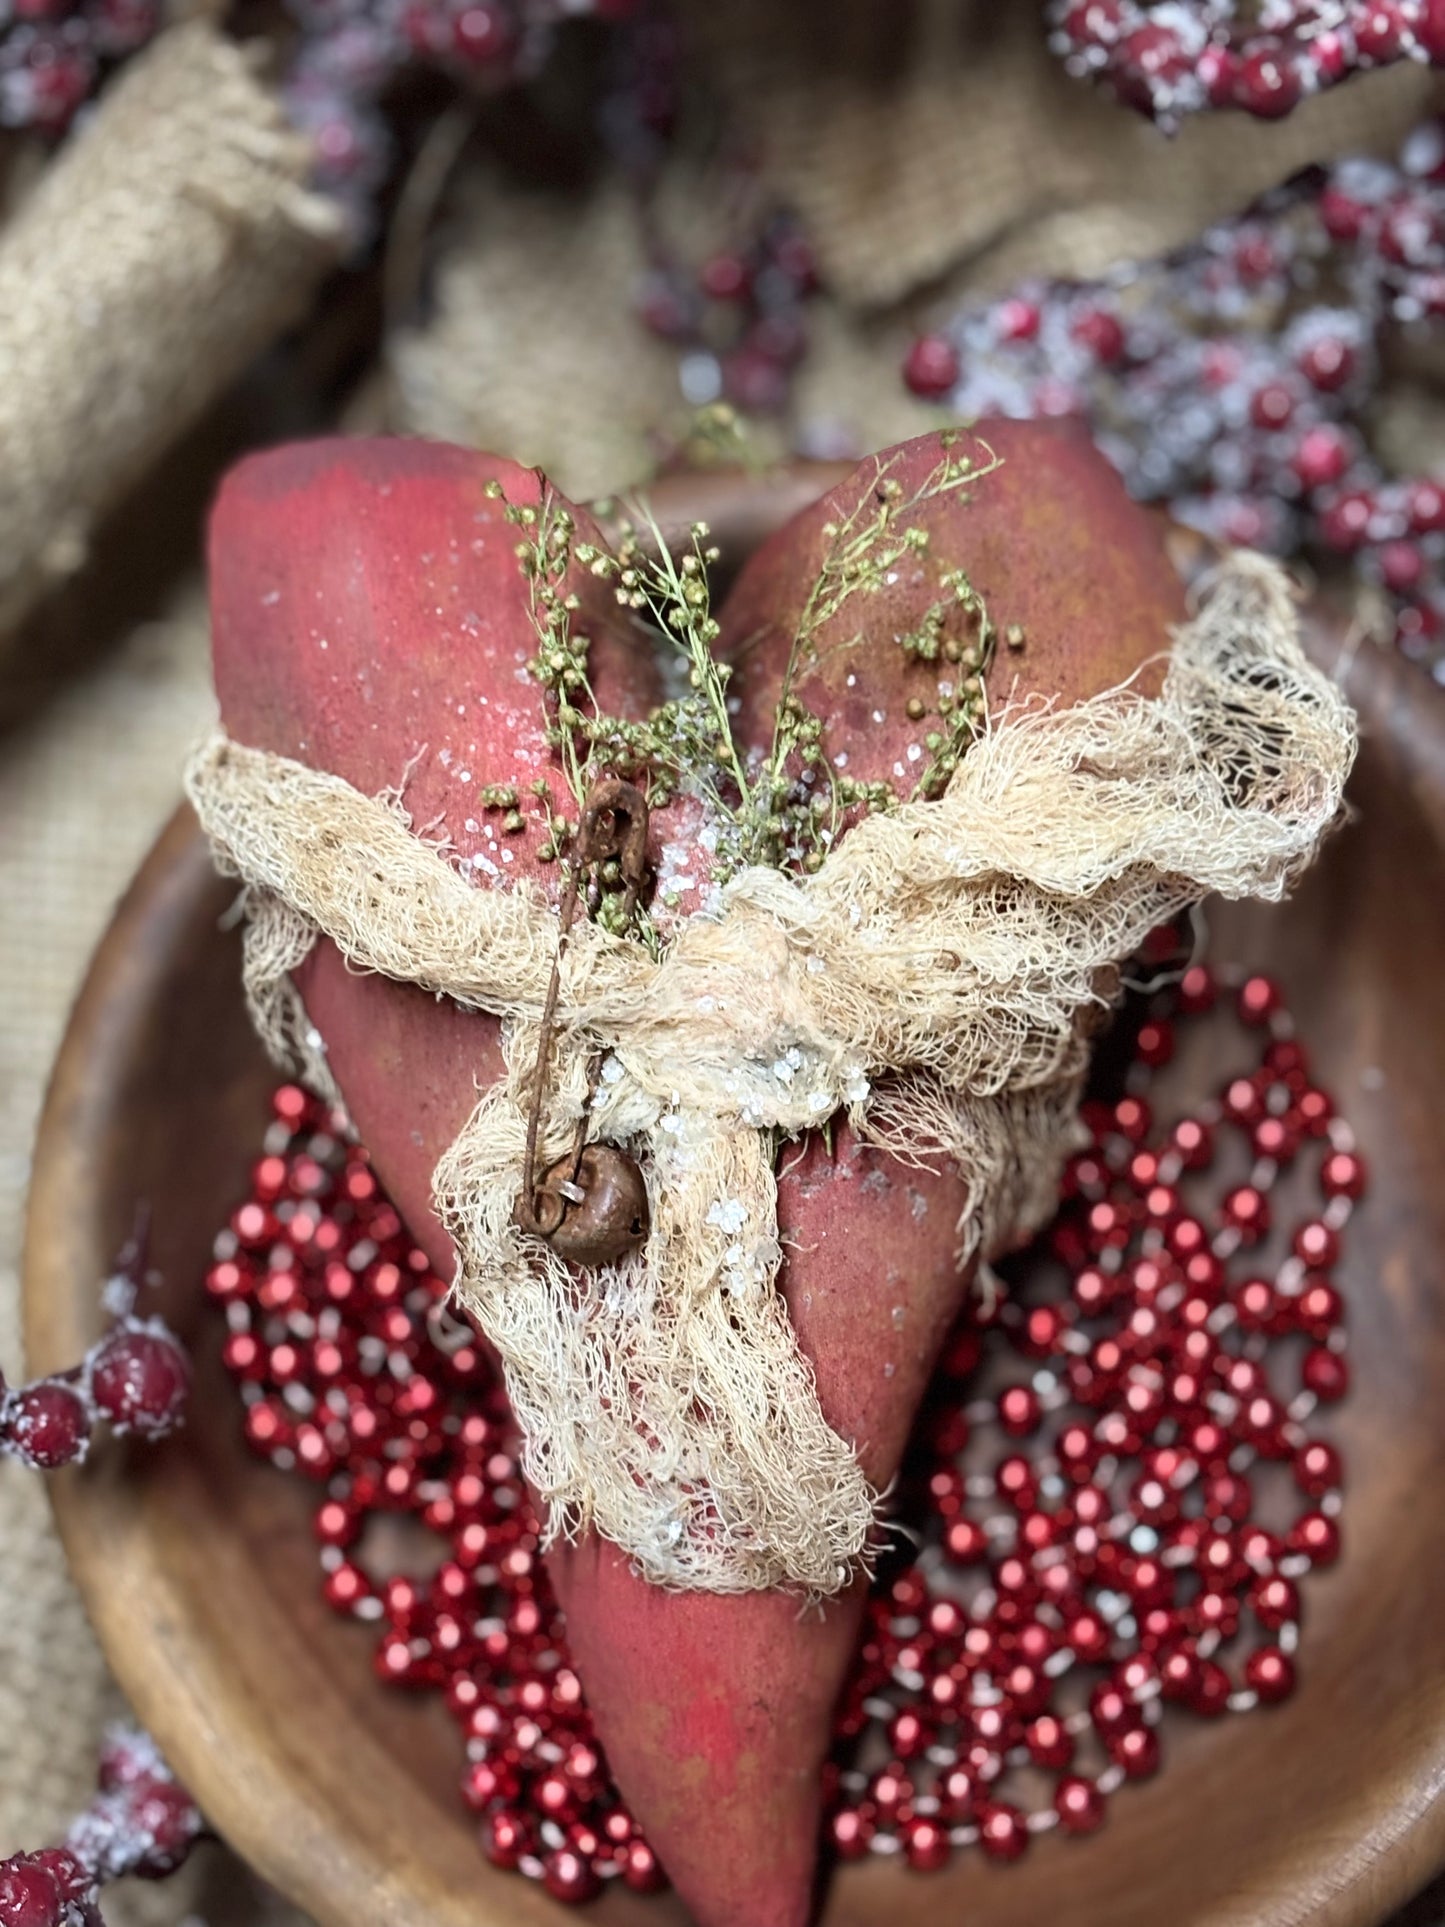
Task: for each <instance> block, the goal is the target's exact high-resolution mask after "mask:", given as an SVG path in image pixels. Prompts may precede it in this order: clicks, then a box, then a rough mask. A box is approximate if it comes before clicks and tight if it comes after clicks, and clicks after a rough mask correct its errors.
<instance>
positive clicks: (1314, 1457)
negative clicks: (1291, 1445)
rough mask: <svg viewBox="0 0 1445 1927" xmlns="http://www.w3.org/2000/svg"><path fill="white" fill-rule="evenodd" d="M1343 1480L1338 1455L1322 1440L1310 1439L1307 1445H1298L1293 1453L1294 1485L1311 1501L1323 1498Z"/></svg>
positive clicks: (1331, 1446) (1333, 1448)
mask: <svg viewBox="0 0 1445 1927" xmlns="http://www.w3.org/2000/svg"><path fill="white" fill-rule="evenodd" d="M1341 1478H1343V1466H1341V1463H1339V1453H1337V1451H1335V1447H1333V1445H1327V1443H1326V1441H1324V1439H1310V1443H1308V1445H1300V1449H1299V1451H1297V1453H1295V1484H1297V1486H1299V1488H1300V1491H1304V1493H1306V1495H1308V1497H1312V1499H1320V1497H1324V1495H1326V1493H1327V1491H1333V1490H1335V1488H1337V1486H1339V1484H1341Z"/></svg>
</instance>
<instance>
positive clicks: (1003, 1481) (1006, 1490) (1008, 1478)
mask: <svg viewBox="0 0 1445 1927" xmlns="http://www.w3.org/2000/svg"><path fill="white" fill-rule="evenodd" d="M993 1476H994V1483H995V1485H996V1486H997V1487H998V1494H999V1497H1000V1498H1001V1499H1005V1500H1007V1501H1008V1503H1009V1504H1010V1505H1011V1506H1013V1507H1014V1508H1015V1509H1016V1510H1017V1511H1019V1512H1031V1511H1032V1510H1033V1508H1034V1507H1035V1506H1036V1505H1037V1504H1038V1499H1039V1484H1038V1479H1037V1477H1036V1475H1035V1473H1034V1468H1033V1462H1032V1461H1031V1460H1030V1459H1026V1458H1025V1457H1024V1456H1023V1454H1022V1453H1019V1452H1016V1453H1013V1454H1011V1455H1010V1456H1009V1457H1008V1458H1006V1459H1000V1460H999V1463H998V1467H997V1469H996V1471H995V1472H994V1475H993Z"/></svg>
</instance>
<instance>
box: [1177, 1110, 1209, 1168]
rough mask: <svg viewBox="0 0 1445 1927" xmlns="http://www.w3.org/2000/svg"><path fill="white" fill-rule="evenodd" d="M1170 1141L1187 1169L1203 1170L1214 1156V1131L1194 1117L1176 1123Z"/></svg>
mask: <svg viewBox="0 0 1445 1927" xmlns="http://www.w3.org/2000/svg"><path fill="white" fill-rule="evenodd" d="M1170 1142H1171V1143H1172V1144H1173V1146H1174V1149H1175V1150H1176V1151H1177V1152H1178V1153H1179V1158H1180V1162H1181V1163H1182V1164H1183V1166H1184V1168H1185V1170H1186V1171H1202V1170H1203V1169H1204V1168H1205V1167H1206V1166H1207V1165H1208V1164H1209V1162H1210V1160H1211V1159H1212V1158H1213V1156H1214V1134H1213V1132H1212V1131H1211V1130H1210V1129H1209V1126H1208V1125H1207V1124H1200V1123H1198V1122H1196V1121H1195V1119H1193V1118H1185V1119H1184V1120H1183V1121H1182V1122H1181V1123H1179V1124H1176V1125H1175V1127H1174V1131H1173V1135H1172V1137H1171V1140H1170Z"/></svg>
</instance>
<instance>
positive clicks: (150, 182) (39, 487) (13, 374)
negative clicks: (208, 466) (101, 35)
mask: <svg viewBox="0 0 1445 1927" xmlns="http://www.w3.org/2000/svg"><path fill="white" fill-rule="evenodd" d="M255 64H256V63H255V61H254V60H253V59H252V58H251V57H250V56H249V55H248V54H247V52H246V51H245V50H243V49H242V48H239V47H237V46H235V45H233V44H232V43H231V42H229V41H227V40H225V39H223V38H222V36H221V35H220V34H219V33H218V32H217V30H216V29H215V28H214V27H212V26H210V25H209V24H208V23H206V22H205V21H201V20H195V21H188V22H186V23H184V24H181V25H179V26H175V27H172V28H171V29H170V30H169V31H168V32H167V33H165V34H164V35H162V37H161V38H160V39H159V40H157V41H156V42H155V44H154V45H153V46H152V47H150V48H149V49H148V50H147V51H146V52H145V53H144V54H143V55H141V56H140V57H139V58H138V59H137V60H136V61H135V63H134V65H133V66H131V67H130V68H129V69H128V70H127V71H126V72H125V73H124V74H123V75H122V77H121V78H120V80H118V81H117V82H116V84H115V85H114V86H113V87H112V88H111V89H110V90H109V91H108V92H107V93H106V95H105V97H104V99H103V100H102V102H101V104H100V106H99V108H98V109H97V111H96V113H95V116H94V118H93V120H92V121H91V122H90V123H89V125H88V126H86V127H84V128H83V129H82V131H81V132H80V133H79V134H77V135H76V136H75V138H74V139H73V141H72V143H71V144H70V145H69V146H68V147H67V148H66V149H65V150H64V152H63V154H62V155H61V157H60V158H59V159H58V160H57V161H56V163H55V164H54V165H53V166H51V167H49V168H47V169H46V170H45V172H44V174H43V175H42V176H41V178H40V182H39V185H38V186H37V187H36V188H35V190H34V191H33V193H31V194H30V195H29V196H28V197H27V198H26V200H25V201H24V202H23V204H22V205H21V207H20V209H19V211H18V212H17V213H16V214H15V215H14V216H13V217H12V218H11V219H10V221H9V222H8V223H7V224H6V225H5V226H4V228H3V229H0V370H3V371H4V382H3V386H0V449H3V450H4V461H3V463H0V629H3V628H5V627H8V626H10V625H11V624H13V623H14V622H15V621H16V620H18V618H19V617H20V616H21V615H22V614H23V613H24V611H25V609H26V608H27V607H28V606H29V605H30V603H31V602H33V600H34V599H35V598H36V597H37V596H38V595H39V594H40V593H41V592H42V590H43V589H44V588H45V587H46V586H47V585H48V584H50V583H52V582H53V581H54V580H55V579H56V578H57V577H61V576H65V575H68V574H70V573H72V572H73V571H74V570H75V569H77V568H79V567H80V565H81V564H82V562H83V561H84V559H85V553H86V547H87V544H88V541H89V537H90V531H91V527H92V525H93V523H94V522H95V520H96V519H97V518H98V517H99V516H100V515H101V514H103V513H104V511H105V510H107V509H108V508H111V507H113V506H114V505H115V504H116V503H117V502H118V501H119V500H120V499H121V498H122V496H123V495H124V493H125V491H126V490H127V489H128V488H129V487H130V486H131V485H132V484H133V483H134V482H135V481H136V480H137V479H138V478H139V477H140V476H141V475H142V474H143V473H144V471H145V469H146V468H147V467H148V466H149V464H150V463H151V462H152V461H153V460H154V459H155V457H156V456H157V455H158V454H159V453H160V452H161V451H162V450H163V449H165V448H167V447H168V446H169V445H170V444H171V443H172V442H173V441H174V440H175V439H176V437H177V436H178V435H179V434H180V433H181V432H182V431H183V430H184V429H185V428H187V427H188V426H189V425H190V424H191V422H192V421H194V419H195V418H196V416H197V415H199V414H200V412H201V411H202V410H203V409H204V408H205V407H206V405H207V403H209V402H211V401H214V400H215V399H216V397H217V396H218V395H220V394H222V393H224V391H225V389H226V388H227V387H228V386H229V384H230V383H231V382H232V381H233V380H234V379H235V377H236V376H237V375H238V374H239V373H240V371H241V370H242V369H243V368H244V367H245V366H246V364H247V363H248V362H249V361H250V360H251V358H252V357H253V356H254V355H255V354H256V353H257V352H258V351H259V350H260V349H262V348H263V347H265V346H267V345H268V343H269V342H270V341H272V340H273V339H274V337H275V335H276V334H277V332H278V331H279V330H280V329H281V328H282V327H283V326H285V325H286V324H287V323H288V322H291V321H294V320H296V319H297V318H298V317H299V316H300V315H301V313H302V312H303V311H304V309H305V308H306V306H307V304H308V302H309V301H310V298H311V296H312V295H313V293H314V292H315V289H316V286H317V283H318V282H319V280H320V278H321V276H322V274H323V272H324V271H325V269H326V268H327V267H328V266H329V265H330V264H331V262H332V261H333V260H334V259H335V248H336V241H337V238H338V235H339V231H340V225H341V224H340V217H339V215H338V214H337V212H336V210H335V209H334V208H333V207H332V206H330V204H329V203H327V202H326V201H323V200H322V199H321V198H320V197H319V196H317V195H315V194H312V193H310V192H308V191H307V190H306V189H305V188H304V187H303V185H302V183H303V180H304V177H305V173H306V169H307V166H308V164H309V163H308V157H307V149H306V145H305V143H304V142H303V141H302V140H301V139H300V137H299V136H297V135H296V134H294V133H292V132H290V131H289V130H288V128H287V127H286V125H285V123H284V121H283V119H282V116H281V111H280V107H279V105H278V103H277V101H276V98H275V96H274V95H273V94H272V93H271V92H269V90H268V89H266V88H265V87H263V86H262V85H261V84H260V82H259V81H258V79H257V77H256V73H255Z"/></svg>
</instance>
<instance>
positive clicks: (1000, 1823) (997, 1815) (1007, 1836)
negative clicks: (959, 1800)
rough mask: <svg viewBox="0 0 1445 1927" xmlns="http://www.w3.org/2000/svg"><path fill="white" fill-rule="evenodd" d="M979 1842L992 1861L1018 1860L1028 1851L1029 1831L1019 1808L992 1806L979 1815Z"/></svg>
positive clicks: (1000, 1805)
mask: <svg viewBox="0 0 1445 1927" xmlns="http://www.w3.org/2000/svg"><path fill="white" fill-rule="evenodd" d="M978 1840H979V1845H980V1846H981V1847H982V1848H983V1850H984V1852H985V1853H986V1854H987V1855H988V1857H989V1858H990V1860H1018V1859H1020V1858H1021V1857H1022V1856H1023V1854H1024V1853H1025V1852H1026V1851H1027V1849H1028V1844H1029V1830H1028V1826H1027V1824H1026V1822H1025V1820H1024V1816H1023V1815H1022V1814H1021V1813H1020V1812H1019V1810H1018V1809H1017V1807H1010V1806H1004V1805H1002V1804H998V1805H992V1806H987V1807H985V1808H984V1809H983V1811H982V1813H981V1814H980V1815H979V1821H978Z"/></svg>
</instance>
